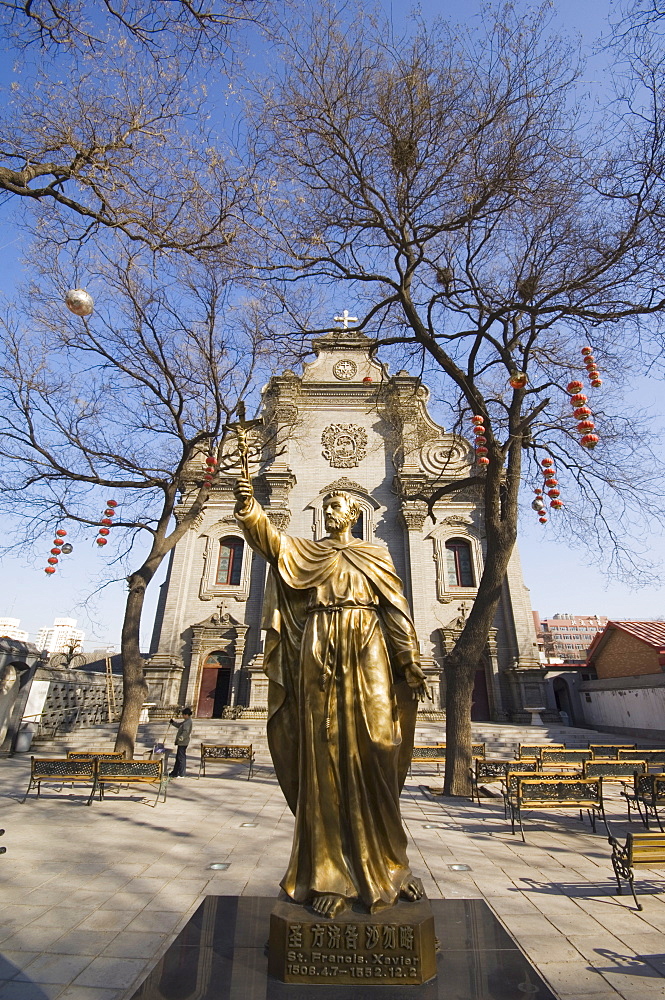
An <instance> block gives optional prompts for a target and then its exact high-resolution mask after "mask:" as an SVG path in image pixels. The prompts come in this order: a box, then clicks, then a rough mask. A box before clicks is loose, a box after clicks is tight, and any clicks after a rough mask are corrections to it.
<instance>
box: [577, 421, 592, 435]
mask: <svg viewBox="0 0 665 1000" xmlns="http://www.w3.org/2000/svg"><path fill="white" fill-rule="evenodd" d="M595 426H596V425H595V424H594V422H593V420H580V422H579V424H578V425H577V429H578V431H579V432H580V434H586V433H587V431H592V430H593V429H594V427H595Z"/></svg>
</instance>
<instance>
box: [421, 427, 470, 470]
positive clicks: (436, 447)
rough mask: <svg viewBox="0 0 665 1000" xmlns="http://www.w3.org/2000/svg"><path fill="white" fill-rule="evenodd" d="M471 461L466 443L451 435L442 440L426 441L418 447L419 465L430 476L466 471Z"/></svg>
mask: <svg viewBox="0 0 665 1000" xmlns="http://www.w3.org/2000/svg"><path fill="white" fill-rule="evenodd" d="M472 462H473V458H472V457H471V451H470V450H469V447H468V445H467V443H466V442H465V441H463V440H462V439H460V438H456V437H454V436H453V435H450V436H447V437H446V438H444V439H443V440H438V441H428V442H427V444H425V445H423V447H422V448H421V449H420V465H421V467H422V469H423V471H424V472H427V473H429V475H431V476H438V475H440V474H441V473H442V472H447V473H449V474H450V475H452V476H454V475H458V474H459V473H461V472H464V471H466V470H467V469H468V467H469V465H471V463H472Z"/></svg>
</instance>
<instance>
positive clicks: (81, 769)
mask: <svg viewBox="0 0 665 1000" xmlns="http://www.w3.org/2000/svg"><path fill="white" fill-rule="evenodd" d="M96 778H97V761H96V760H95V759H94V758H93V759H92V760H70V759H69V758H67V757H31V758H30V782H29V783H28V787H27V789H26V793H25V795H24V796H23V799H22V801H23V802H25V800H26V799H27V797H28V794H29V793H30V790H31V789H32V788H35V787H36V788H37V798H39V796H40V794H41V787H42V785H43V784H44V783H48V784H53V785H60V788H62V787H63V786H64V785H72V787H73V786H74V785H92V790H91V792H90V797H89V798H88V802H87V805H90V802H91V801H92V795H93V793H94V791H95V784H96Z"/></svg>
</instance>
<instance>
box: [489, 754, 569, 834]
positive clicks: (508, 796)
mask: <svg viewBox="0 0 665 1000" xmlns="http://www.w3.org/2000/svg"><path fill="white" fill-rule="evenodd" d="M517 763H518V765H519V766H518V767H516V768H515V770H514V771H511V770H507V771H506V780H505V785H504V791H503V816H504V819H507V818H508V814H509V813H510V814H511V816H512V813H513V810H517V790H518V787H519V780H520V778H533V777H535V775H536V774H541V773H542V772H541V771H539V770H538V767H537V766H536V767H529V765H530V764H537V761H529V760H519V761H518V762H517ZM523 765H526V767H524V769H523ZM543 777H544V778H545V777H546V778H548V779H552V778H561V779H562V780H563V779H566V778H569V777H570V772H569V771H561V772H560V773H559V774H557V773H556V772H555V773H552V772H549V773H548V774H546V775H543Z"/></svg>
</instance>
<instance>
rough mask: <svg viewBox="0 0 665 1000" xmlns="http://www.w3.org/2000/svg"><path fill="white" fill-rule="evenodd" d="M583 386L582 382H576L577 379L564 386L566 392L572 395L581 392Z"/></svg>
mask: <svg viewBox="0 0 665 1000" xmlns="http://www.w3.org/2000/svg"><path fill="white" fill-rule="evenodd" d="M583 388H584V382H578V381H577V379H575V380H574V381H573V382H569V383H568V385H567V386H566V392H569V393H570V394H571V395H573V394H574V393H576V392H581V391H582V389H583Z"/></svg>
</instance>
